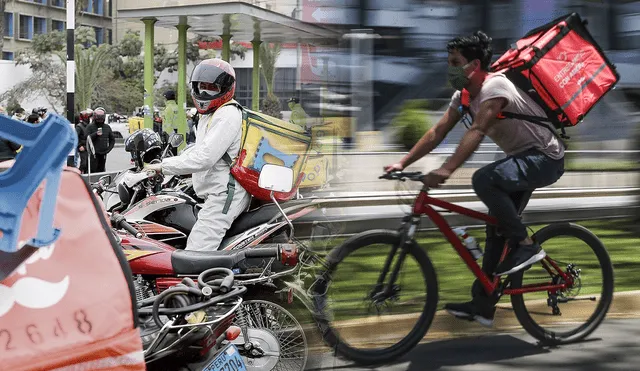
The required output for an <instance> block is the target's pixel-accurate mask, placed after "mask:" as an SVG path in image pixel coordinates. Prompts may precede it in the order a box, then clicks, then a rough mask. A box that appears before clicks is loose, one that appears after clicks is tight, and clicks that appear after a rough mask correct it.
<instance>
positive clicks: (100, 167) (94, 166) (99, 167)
mask: <svg viewBox="0 0 640 371" xmlns="http://www.w3.org/2000/svg"><path fill="white" fill-rule="evenodd" d="M106 165H107V155H106V154H104V155H101V154H98V153H96V155H95V157H92V158H91V172H92V173H102V172H105V171H106V169H105V167H106Z"/></svg>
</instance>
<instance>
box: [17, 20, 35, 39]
mask: <svg viewBox="0 0 640 371" xmlns="http://www.w3.org/2000/svg"><path fill="white" fill-rule="evenodd" d="M19 36H20V38H21V39H26V40H31V39H33V17H32V16H29V15H21V16H20V35H19Z"/></svg>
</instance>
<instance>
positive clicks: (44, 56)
mask: <svg viewBox="0 0 640 371" xmlns="http://www.w3.org/2000/svg"><path fill="white" fill-rule="evenodd" d="M63 40H64V38H63V35H61V34H60V33H59V32H51V33H48V34H43V35H35V36H34V38H33V40H32V43H31V45H30V46H29V48H27V49H23V50H21V51H19V52H18V54H17V55H16V56H15V63H16V65H28V66H29V68H30V69H31V72H32V74H31V76H30V77H29V78H28V79H26V80H25V81H22V82H20V83H18V84H16V85H15V86H13V87H12V88H11V89H9V90H7V91H6V92H5V93H4V94H2V95H0V101H2V102H4V101H6V100H7V99H9V98H10V97H13V98H15V99H17V100H18V101H23V100H27V99H32V98H35V97H44V98H45V99H46V100H47V101H48V102H49V104H50V105H51V106H53V110H54V111H55V112H58V110H57V107H61V106H62V107H64V105H65V102H66V88H65V87H66V80H67V77H66V68H65V61H66V59H67V57H66V54H65V53H64V51H61V49H62V48H63V47H64V42H63Z"/></svg>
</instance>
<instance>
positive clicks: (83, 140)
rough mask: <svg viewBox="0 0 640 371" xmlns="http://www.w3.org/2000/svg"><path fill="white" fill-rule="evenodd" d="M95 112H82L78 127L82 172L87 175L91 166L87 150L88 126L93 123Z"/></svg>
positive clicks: (89, 110) (88, 110)
mask: <svg viewBox="0 0 640 371" xmlns="http://www.w3.org/2000/svg"><path fill="white" fill-rule="evenodd" d="M92 116H93V110H92V109H91V108H88V109H86V110H83V111H82V112H80V120H79V122H78V125H76V134H78V153H79V155H80V156H79V157H80V172H82V174H86V173H87V171H88V165H89V151H88V150H87V126H88V125H89V123H90V122H91V117H92Z"/></svg>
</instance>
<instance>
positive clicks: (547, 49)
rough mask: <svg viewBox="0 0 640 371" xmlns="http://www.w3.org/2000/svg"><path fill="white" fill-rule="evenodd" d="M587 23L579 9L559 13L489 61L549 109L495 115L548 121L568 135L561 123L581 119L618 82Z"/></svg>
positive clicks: (613, 69) (565, 123) (537, 121)
mask: <svg viewBox="0 0 640 371" xmlns="http://www.w3.org/2000/svg"><path fill="white" fill-rule="evenodd" d="M586 24H587V22H586V20H584V21H583V20H582V19H581V18H580V16H579V15H578V14H577V13H571V14H568V15H565V16H562V17H560V18H557V19H555V20H553V21H551V22H549V23H547V24H545V25H543V26H540V27H538V28H536V29H534V30H532V31H530V32H529V33H528V34H526V35H525V36H524V37H523V38H522V39H520V40H518V41H517V42H516V43H515V44H513V45H512V47H511V49H510V50H508V51H507V52H506V53H505V54H504V55H502V56H501V57H500V58H499V59H498V60H497V61H496V62H495V63H494V64H493V65H492V66H491V70H492V71H493V72H499V73H503V74H505V76H507V78H509V80H511V81H512V82H513V83H514V84H515V85H516V86H517V87H518V88H520V89H521V90H522V91H524V92H526V93H527V94H529V96H531V98H532V99H533V100H534V101H536V103H537V104H538V105H540V107H542V108H543V109H544V110H545V112H546V114H547V117H532V116H525V115H518V114H515V113H510V112H502V114H501V115H499V116H498V118H519V119H524V120H527V121H530V122H533V123H536V124H542V125H543V126H545V127H549V126H548V124H545V123H551V124H553V126H554V127H555V128H556V129H560V130H561V131H562V135H563V136H564V137H566V136H565V131H564V128H565V127H567V126H575V125H577V124H578V123H580V122H581V121H582V120H583V119H584V117H585V116H586V115H587V113H589V111H590V110H591V108H593V106H594V105H595V104H596V103H597V102H598V101H599V100H600V99H601V98H602V97H603V96H605V95H606V94H607V93H608V92H609V91H610V90H611V89H612V88H613V87H614V86H615V85H616V83H617V82H618V81H619V80H620V75H619V74H618V72H617V71H616V68H615V66H614V65H613V64H612V63H611V62H610V61H609V60H608V58H607V57H606V55H605V54H604V52H603V51H602V49H601V48H600V46H598V44H597V43H596V41H595V40H594V39H593V37H592V36H591V34H590V33H589V31H588V30H587V28H586V27H585V26H586ZM463 93H464V92H463ZM467 94H468V93H467ZM463 95H464V94H463ZM466 99H468V98H466ZM463 105H464V102H463ZM554 133H555V131H554Z"/></svg>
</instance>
